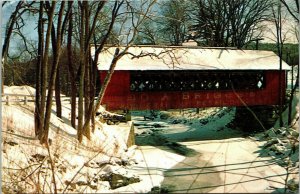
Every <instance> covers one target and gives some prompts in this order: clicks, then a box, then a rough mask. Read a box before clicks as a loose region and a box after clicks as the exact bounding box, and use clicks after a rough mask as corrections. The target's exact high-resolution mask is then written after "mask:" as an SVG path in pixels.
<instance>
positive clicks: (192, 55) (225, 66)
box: [91, 46, 290, 71]
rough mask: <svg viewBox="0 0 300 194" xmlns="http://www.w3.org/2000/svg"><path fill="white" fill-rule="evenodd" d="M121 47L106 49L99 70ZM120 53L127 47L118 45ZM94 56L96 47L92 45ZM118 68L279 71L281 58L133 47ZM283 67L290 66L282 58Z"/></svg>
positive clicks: (231, 51) (233, 51)
mask: <svg viewBox="0 0 300 194" xmlns="http://www.w3.org/2000/svg"><path fill="white" fill-rule="evenodd" d="M116 48H117V47H109V48H105V49H104V51H103V52H101V53H100V56H99V60H98V69H99V70H108V69H109V67H110V64H111V60H112V58H113V55H114V53H115V49H116ZM118 48H119V49H120V52H122V50H123V49H124V48H125V47H118ZM91 52H92V55H93V54H94V52H95V50H94V47H92V48H91ZM127 52H128V54H126V55H124V56H123V57H122V58H121V59H119V61H118V62H117V65H116V67H115V70H132V71H134V70H142V71H147V70H279V57H278V56H277V55H276V54H275V53H274V52H272V51H261V50H238V49H233V48H203V47H202V48H201V47H171V46H168V47H159V46H133V47H130V48H129V49H128V51H127ZM282 69H283V70H290V66H289V65H288V64H287V63H285V62H284V61H282Z"/></svg>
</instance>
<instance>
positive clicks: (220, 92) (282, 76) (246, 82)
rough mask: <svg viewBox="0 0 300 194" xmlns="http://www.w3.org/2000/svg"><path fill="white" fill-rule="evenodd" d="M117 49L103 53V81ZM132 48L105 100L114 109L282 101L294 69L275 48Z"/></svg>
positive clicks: (259, 103)
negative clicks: (281, 57)
mask: <svg viewBox="0 0 300 194" xmlns="http://www.w3.org/2000/svg"><path fill="white" fill-rule="evenodd" d="M115 49H116V47H110V48H107V49H106V50H105V51H104V52H102V53H101V54H100V56H99V61H98V70H99V73H100V79H101V81H102V82H103V80H104V78H105V76H106V74H107V70H108V69H109V67H110V64H111V60H112V57H113V55H114V52H115ZM120 50H122V47H120ZM91 52H93V48H92V51H91ZM128 52H129V53H130V54H128V55H125V56H123V57H122V58H121V59H120V60H119V61H118V63H117V65H116V68H115V72H114V74H113V76H112V79H111V81H110V83H109V85H108V88H107V90H106V93H105V96H104V99H103V104H105V105H106V107H107V109H109V110H120V109H123V110H125V109H126V110H143V109H153V110H165V109H179V108H200V107H218V106H244V105H248V106H256V105H277V104H279V102H280V90H279V87H280V86H281V87H282V92H281V95H282V96H281V97H284V95H285V92H284V91H285V88H286V71H287V70H289V69H290V67H289V65H287V64H286V63H285V62H284V61H283V62H282V71H280V70H279V69H280V67H279V57H278V56H277V55H276V54H275V53H273V52H271V51H260V50H237V49H230V48H199V47H158V46H134V47H130V48H129V50H128ZM283 99H284V98H283Z"/></svg>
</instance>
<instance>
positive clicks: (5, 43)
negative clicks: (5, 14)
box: [1, 1, 34, 91]
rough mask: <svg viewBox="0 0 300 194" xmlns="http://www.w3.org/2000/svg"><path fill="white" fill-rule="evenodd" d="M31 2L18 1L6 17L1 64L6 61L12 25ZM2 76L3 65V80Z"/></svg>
mask: <svg viewBox="0 0 300 194" xmlns="http://www.w3.org/2000/svg"><path fill="white" fill-rule="evenodd" d="M33 3H34V2H30V3H25V2H23V1H20V2H18V4H17V5H16V7H15V10H14V11H13V12H12V13H11V15H10V17H9V19H8V22H7V24H6V30H5V36H4V39H3V40H4V41H3V46H2V59H1V60H2V63H3V64H5V63H6V61H7V55H8V50H9V44H10V41H11V36H12V34H13V30H14V27H15V25H16V23H17V21H18V20H19V19H22V15H23V14H24V13H25V12H26V11H28V8H30V7H31V5H32V4H33ZM5 4H6V3H5V2H4V3H3V4H2V7H3V6H4V5H5ZM3 76H4V69H3V66H2V80H4V79H3ZM1 90H2V91H3V82H2V85H1Z"/></svg>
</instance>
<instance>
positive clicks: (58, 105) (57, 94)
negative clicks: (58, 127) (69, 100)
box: [55, 66, 61, 118]
mask: <svg viewBox="0 0 300 194" xmlns="http://www.w3.org/2000/svg"><path fill="white" fill-rule="evenodd" d="M59 69H60V68H59V66H58V68H57V75H56V79H55V101H56V115H57V117H59V118H61V98H60V90H61V88H60V81H59V74H60V71H59Z"/></svg>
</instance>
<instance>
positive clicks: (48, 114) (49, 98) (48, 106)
mask: <svg viewBox="0 0 300 194" xmlns="http://www.w3.org/2000/svg"><path fill="white" fill-rule="evenodd" d="M55 5H56V2H55V1H54V2H52V7H51V13H50V16H49V17H50V18H49V23H50V25H51V24H52V21H53V15H54V10H55ZM64 5H65V1H63V2H62V3H61V7H60V10H59V16H58V21H57V22H58V24H57V39H56V46H55V47H56V48H55V49H56V56H53V57H54V61H55V63H54V66H53V67H52V69H51V75H50V80H49V87H48V96H47V104H46V110H45V111H46V112H45V121H44V131H43V136H42V138H41V143H46V142H47V141H48V135H49V126H50V117H51V111H52V97H53V91H54V86H55V80H56V73H57V68H58V62H59V56H60V53H61V52H60V47H61V45H60V44H61V38H62V34H61V23H62V15H63V11H64ZM50 30H51V29H50Z"/></svg>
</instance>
